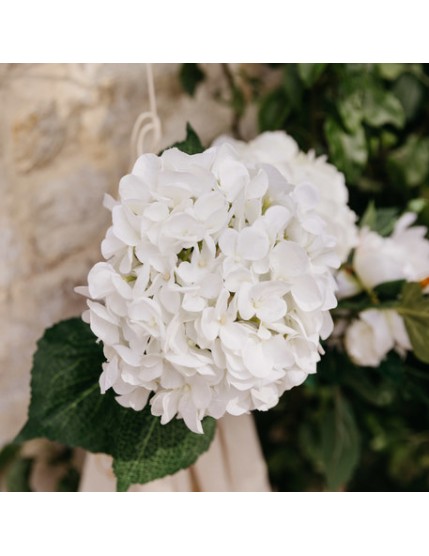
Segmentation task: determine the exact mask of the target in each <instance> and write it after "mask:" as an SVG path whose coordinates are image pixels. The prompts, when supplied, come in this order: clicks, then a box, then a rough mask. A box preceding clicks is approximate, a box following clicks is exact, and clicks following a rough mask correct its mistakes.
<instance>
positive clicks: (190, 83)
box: [179, 64, 205, 97]
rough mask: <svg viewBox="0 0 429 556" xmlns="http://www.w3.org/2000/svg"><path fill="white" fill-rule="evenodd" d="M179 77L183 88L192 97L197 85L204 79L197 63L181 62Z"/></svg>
mask: <svg viewBox="0 0 429 556" xmlns="http://www.w3.org/2000/svg"><path fill="white" fill-rule="evenodd" d="M179 79H180V83H181V84H182V87H183V89H184V90H185V91H186V92H187V93H188V95H190V96H191V97H192V96H194V94H195V91H196V89H197V87H198V85H199V84H200V83H201V82H202V81H204V79H205V74H204V72H203V70H202V69H201V68H200V66H199V65H198V64H182V67H181V68H180V72H179Z"/></svg>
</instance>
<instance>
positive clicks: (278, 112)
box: [258, 89, 291, 131]
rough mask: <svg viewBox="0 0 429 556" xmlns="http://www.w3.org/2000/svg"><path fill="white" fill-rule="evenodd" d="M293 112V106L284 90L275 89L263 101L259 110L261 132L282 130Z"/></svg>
mask: <svg viewBox="0 0 429 556" xmlns="http://www.w3.org/2000/svg"><path fill="white" fill-rule="evenodd" d="M290 111H291V104H290V103H289V102H288V97H287V95H286V93H285V91H284V90H283V89H274V90H273V91H271V92H269V93H268V94H267V95H266V96H265V97H264V98H263V100H262V104H261V107H260V109H259V115H258V118H259V129H260V131H273V130H276V129H282V128H283V126H284V124H285V122H286V118H287V117H288V115H289V113H290Z"/></svg>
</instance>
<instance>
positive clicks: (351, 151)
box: [325, 118, 368, 182]
mask: <svg viewBox="0 0 429 556" xmlns="http://www.w3.org/2000/svg"><path fill="white" fill-rule="evenodd" d="M325 134H326V139H327V141H328V145H329V153H330V155H331V159H332V162H333V163H334V164H335V165H336V166H337V167H338V168H339V169H340V170H341V171H343V172H344V173H345V174H346V177H347V179H349V180H350V181H352V182H353V181H355V180H356V179H357V178H358V177H359V175H360V174H361V173H362V170H363V169H364V167H365V165H366V163H367V159H368V152H367V146H366V140H365V132H364V130H363V128H362V127H358V128H357V129H356V130H355V132H354V133H353V134H350V133H347V132H346V131H344V130H343V129H342V127H341V126H340V125H339V124H338V123H337V122H336V121H335V120H334V119H333V118H328V119H327V120H326V122H325Z"/></svg>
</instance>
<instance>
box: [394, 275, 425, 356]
mask: <svg viewBox="0 0 429 556" xmlns="http://www.w3.org/2000/svg"><path fill="white" fill-rule="evenodd" d="M397 311H398V313H399V314H400V315H401V316H402V318H403V319H404V323H405V327H406V329H407V332H408V336H409V337H410V342H411V345H412V347H413V351H414V355H415V356H416V357H417V358H418V359H420V360H421V361H423V362H424V363H429V297H428V296H424V295H423V294H422V288H421V286H420V284H417V283H408V284H405V285H404V287H403V289H402V298H401V304H400V306H399V307H398V308H397Z"/></svg>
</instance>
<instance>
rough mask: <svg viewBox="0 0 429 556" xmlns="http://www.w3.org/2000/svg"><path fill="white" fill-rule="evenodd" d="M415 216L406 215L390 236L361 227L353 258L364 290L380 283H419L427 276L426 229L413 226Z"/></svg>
mask: <svg viewBox="0 0 429 556" xmlns="http://www.w3.org/2000/svg"><path fill="white" fill-rule="evenodd" d="M416 218H417V216H416V215H415V214H414V213H411V212H408V213H405V214H403V215H402V216H401V218H399V220H398V221H397V222H396V224H395V228H394V230H393V232H392V234H391V235H390V236H389V237H382V236H380V235H379V234H377V233H376V232H373V231H370V230H369V229H368V228H363V229H362V230H361V232H360V235H359V240H358V245H357V247H356V250H355V254H354V257H353V267H354V270H355V272H356V274H357V276H358V278H359V280H360V281H361V283H362V284H363V285H364V286H365V287H366V288H374V287H375V286H377V285H378V284H382V283H383V282H390V281H392V280H407V281H408V282H419V281H420V280H423V279H425V278H426V277H428V276H429V241H428V240H427V239H426V238H425V235H426V233H427V229H426V227H425V226H412V224H413V223H414V221H415V220H416Z"/></svg>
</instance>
